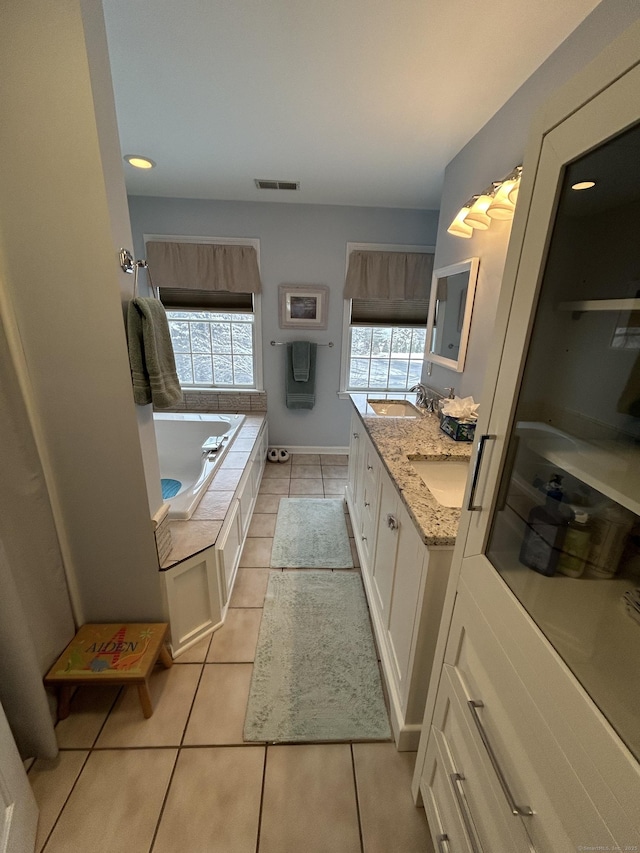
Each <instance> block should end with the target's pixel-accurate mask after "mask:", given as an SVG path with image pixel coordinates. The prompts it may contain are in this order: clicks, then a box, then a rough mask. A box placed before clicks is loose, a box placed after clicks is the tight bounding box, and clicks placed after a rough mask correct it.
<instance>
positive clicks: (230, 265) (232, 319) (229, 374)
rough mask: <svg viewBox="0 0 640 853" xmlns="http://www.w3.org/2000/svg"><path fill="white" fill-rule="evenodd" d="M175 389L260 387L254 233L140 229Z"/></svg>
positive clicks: (257, 250) (258, 291)
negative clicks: (163, 318)
mask: <svg viewBox="0 0 640 853" xmlns="http://www.w3.org/2000/svg"><path fill="white" fill-rule="evenodd" d="M145 243H146V251H147V261H148V264H149V273H150V282H151V284H152V285H153V286H154V287H157V290H158V293H159V296H160V300H161V302H162V304H163V305H164V307H165V310H166V312H167V320H168V322H169V331H170V334H171V341H172V343H173V351H174V355H175V360H176V371H177V373H178V378H179V380H180V384H181V386H182V387H183V388H201V389H207V390H220V391H240V390H244V391H248V390H261V389H262V367H261V363H260V353H261V333H260V305H261V297H260V287H261V285H260V274H259V249H260V244H259V241H258V240H254V239H245V238H237V239H233V238H225V239H224V240H217V239H213V238H198V237H193V238H188V237H175V238H173V237H167V236H166V235H162V236H149V235H145Z"/></svg>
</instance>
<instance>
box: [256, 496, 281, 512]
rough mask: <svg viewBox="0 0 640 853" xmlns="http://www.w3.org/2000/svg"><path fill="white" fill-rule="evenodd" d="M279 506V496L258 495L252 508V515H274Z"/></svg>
mask: <svg viewBox="0 0 640 853" xmlns="http://www.w3.org/2000/svg"><path fill="white" fill-rule="evenodd" d="M279 506H280V495H258V497H257V498H256V504H255V506H254V508H253V511H254V513H267V512H270V513H276V512H278V507H279Z"/></svg>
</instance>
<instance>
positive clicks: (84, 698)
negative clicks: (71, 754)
mask: <svg viewBox="0 0 640 853" xmlns="http://www.w3.org/2000/svg"><path fill="white" fill-rule="evenodd" d="M119 691H120V688H119V687H80V688H79V689H78V690H76V692H75V693H74V694H73V699H72V700H71V713H70V714H69V716H68V717H67V719H66V720H60V722H59V723H58V724H57V725H56V738H57V740H58V746H59V747H61V748H63V749H89V747H92V746H93V744H94V742H95V739H96V738H97V737H98V734H99V732H100V729H101V728H102V725H103V723H104V721H105V720H106V719H107V714H108V713H109V711H110V710H111V706H112V705H113V703H114V702H115V699H116V696H117V695H118V693H119Z"/></svg>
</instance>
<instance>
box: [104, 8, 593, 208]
mask: <svg viewBox="0 0 640 853" xmlns="http://www.w3.org/2000/svg"><path fill="white" fill-rule="evenodd" d="M598 2H599V0H485V2H478V0H103V5H104V10H105V19H106V24H107V34H108V41H109V52H110V56H111V66H112V74H113V83H114V90H115V98H116V110H117V115H118V124H119V128H120V139H121V146H122V153H123V154H145V155H147V156H148V157H151V158H152V159H153V160H155V161H156V163H157V166H156V168H155V169H153V170H151V171H146V172H142V171H140V170H136V169H133V168H132V167H131V166H129V165H128V164H124V167H125V173H126V182H127V190H128V192H129V193H130V194H132V195H151V196H172V197H181V198H208V199H225V200H241V201H285V202H286V201H288V202H303V203H317V204H352V205H372V206H381V207H408V208H422V209H437V208H438V207H439V199H440V191H441V186H442V178H443V173H444V168H445V166H446V165H447V163H448V162H449V161H450V160H451V158H452V157H453V156H454V155H455V154H456V153H457V152H458V151H459V150H460V149H461V148H462V147H463V146H464V145H465V143H466V142H467V141H468V140H469V139H470V138H471V137H472V136H473V135H474V134H475V133H476V132H477V131H478V130H479V129H480V128H481V127H482V126H483V125H484V124H485V122H486V121H487V120H488V119H489V118H491V116H492V115H493V114H494V113H495V112H496V111H497V110H498V109H499V108H500V107H501V106H502V105H503V104H504V103H505V101H507V100H508V98H509V97H510V96H511V95H512V94H513V93H514V92H515V91H516V89H518V87H519V86H520V85H521V84H522V83H523V82H524V81H525V80H526V79H527V77H529V76H530V75H531V74H532V73H533V71H535V69H536V68H537V67H538V66H539V65H540V64H541V63H542V62H543V61H544V60H545V59H546V58H547V56H549V54H551V53H552V52H553V50H554V49H555V48H556V47H557V46H558V45H559V44H560V43H561V42H562V41H563V40H564V39H565V38H566V37H567V36H568V35H569V33H571V32H572V31H573V30H574V29H575V28H576V26H577V25H578V24H579V23H580V22H581V21H582V20H583V19H584V18H585V17H586V16H587V15H588V14H589V12H591V11H592V9H594V8H595V6H597V5H598ZM254 178H273V179H277V180H292V181H300V183H301V189H300V191H299V192H287V191H283V190H258V189H256V187H255V185H254Z"/></svg>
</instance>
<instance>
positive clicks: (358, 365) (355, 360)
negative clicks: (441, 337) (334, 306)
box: [341, 244, 433, 394]
mask: <svg viewBox="0 0 640 853" xmlns="http://www.w3.org/2000/svg"><path fill="white" fill-rule="evenodd" d="M354 249H358V250H359V249H367V250H374V251H375V252H380V251H384V252H390V251H395V252H402V253H407V252H411V253H413V254H415V253H420V254H425V255H429V258H430V260H429V261H428V262H427V264H426V267H425V269H423V270H422V272H421V278H422V279H424V282H423V284H422V285H421V287H420V288H419V290H420V291H421V292H417V291H416V292H415V293H413V294H412V295H411V297H410V298H403V299H389V298H371V297H370V296H367V298H358V297H354V298H351V299H345V309H344V332H343V341H344V343H343V348H342V382H341V393H349V392H351V393H359V392H371V391H373V392H377V393H379V394H380V393H400V394H402V393H406V392H407V391H408V390H409V389H410V388H411V387H412V386H413V385H415V384H416V383H417V382H420V378H421V375H422V365H423V362H424V354H425V344H426V334H427V317H428V310H429V298H428V294H429V290H430V269H431V268H432V259H433V255H432V251H433V250H432V249H431V248H427V247H404V246H403V247H397V246H396V247H390V246H383V247H381V246H377V245H376V246H372V245H364V246H355V245H354V244H349V245H348V247H347V266H348V265H349V256H350V253H351V252H352V251H354ZM376 266H377V264H374V267H376ZM363 269H364V268H363ZM361 272H362V270H361ZM374 275H375V276H378V278H379V279H380V278H384V276H379V268H378V269H375V270H374ZM376 284H377V285H378V286H379V284H380V281H378V282H376ZM362 286H363V287H364V285H362ZM383 286H384V285H383ZM367 289H368V291H369V293H371V292H375V289H376V287H375V286H374V284H373V283H372V282H371V281H369V282H368V285H367Z"/></svg>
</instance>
